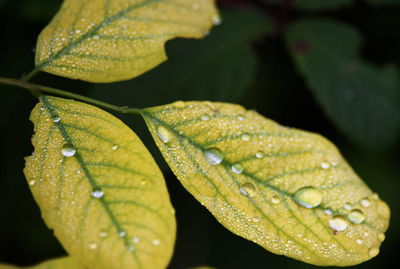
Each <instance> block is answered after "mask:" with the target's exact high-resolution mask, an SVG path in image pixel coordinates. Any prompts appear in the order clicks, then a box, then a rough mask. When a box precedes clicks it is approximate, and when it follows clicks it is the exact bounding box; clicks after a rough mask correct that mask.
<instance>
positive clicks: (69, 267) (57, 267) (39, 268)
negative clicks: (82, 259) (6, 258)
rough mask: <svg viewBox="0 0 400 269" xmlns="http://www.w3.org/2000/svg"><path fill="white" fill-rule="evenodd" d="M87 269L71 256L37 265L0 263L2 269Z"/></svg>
mask: <svg viewBox="0 0 400 269" xmlns="http://www.w3.org/2000/svg"><path fill="white" fill-rule="evenodd" d="M18 268H26V269H85V267H84V266H83V265H82V264H80V263H78V262H77V261H76V260H75V259H73V258H70V257H64V258H58V259H53V260H49V261H45V262H42V263H40V264H38V265H36V266H29V267H19V266H14V265H7V264H0V269H18Z"/></svg>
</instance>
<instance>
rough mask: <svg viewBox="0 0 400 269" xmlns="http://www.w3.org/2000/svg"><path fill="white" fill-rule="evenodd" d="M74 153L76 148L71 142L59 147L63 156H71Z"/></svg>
mask: <svg viewBox="0 0 400 269" xmlns="http://www.w3.org/2000/svg"><path fill="white" fill-rule="evenodd" d="M75 153H76V150H75V149H74V147H73V146H72V145H71V144H65V145H64V146H63V147H62V148H61V154H62V155H63V156H65V157H72V156H74V155H75Z"/></svg>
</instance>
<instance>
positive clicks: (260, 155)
mask: <svg viewBox="0 0 400 269" xmlns="http://www.w3.org/2000/svg"><path fill="white" fill-rule="evenodd" d="M256 157H257V158H259V159H261V158H262V157H264V154H263V153H262V152H261V151H259V152H257V153H256Z"/></svg>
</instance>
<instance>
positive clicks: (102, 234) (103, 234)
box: [99, 230, 108, 238]
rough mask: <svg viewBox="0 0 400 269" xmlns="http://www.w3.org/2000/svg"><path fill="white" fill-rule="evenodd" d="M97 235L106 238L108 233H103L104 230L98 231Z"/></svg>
mask: <svg viewBox="0 0 400 269" xmlns="http://www.w3.org/2000/svg"><path fill="white" fill-rule="evenodd" d="M99 235H100V237H103V238H104V237H107V236H108V233H107V232H106V231H105V230H101V231H100V233H99Z"/></svg>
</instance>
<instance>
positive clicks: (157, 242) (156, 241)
mask: <svg viewBox="0 0 400 269" xmlns="http://www.w3.org/2000/svg"><path fill="white" fill-rule="evenodd" d="M151 243H152V244H153V245H154V246H159V245H160V240H158V239H154V240H153V241H152V242H151Z"/></svg>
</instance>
